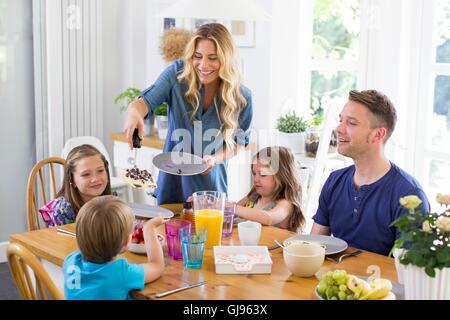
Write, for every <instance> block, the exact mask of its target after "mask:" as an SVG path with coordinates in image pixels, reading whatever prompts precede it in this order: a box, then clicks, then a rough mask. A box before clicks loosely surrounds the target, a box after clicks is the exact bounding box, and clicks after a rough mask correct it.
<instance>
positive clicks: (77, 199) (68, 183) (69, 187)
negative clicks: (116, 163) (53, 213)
mask: <svg viewBox="0 0 450 320" xmlns="http://www.w3.org/2000/svg"><path fill="white" fill-rule="evenodd" d="M92 156H99V157H100V159H101V160H102V162H103V165H104V166H105V170H106V173H107V174H108V184H107V185H106V188H105V190H104V191H103V193H102V195H108V194H111V178H110V175H109V166H108V161H107V160H106V158H105V156H104V155H103V154H102V153H101V152H100V151H98V149H97V148H95V147H94V146H92V145H90V144H83V145H81V146H78V147H75V148H73V149H72V150H71V151H70V152H69V154H68V155H67V158H66V163H65V165H64V181H63V185H62V186H61V189H60V190H59V192H58V194H57V197H64V198H66V199H67V201H69V202H70V204H71V205H72V208H73V211H74V213H75V215H77V213H78V211H79V210H80V208H81V207H82V206H83V205H84V201H83V199H82V198H81V194H80V191H79V190H78V188H75V185H74V184H73V173H74V171H75V168H76V166H77V164H78V161H80V160H81V159H84V158H87V157H92Z"/></svg>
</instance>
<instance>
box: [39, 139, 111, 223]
mask: <svg viewBox="0 0 450 320" xmlns="http://www.w3.org/2000/svg"><path fill="white" fill-rule="evenodd" d="M110 194H111V183H110V175H109V169H108V161H107V160H106V158H105V156H104V155H103V154H102V153H101V152H100V151H98V149H97V148H95V147H94V146H92V145H89V144H83V145H81V146H78V147H75V148H73V149H72V150H71V151H70V152H69V154H68V155H67V159H66V163H65V165H64V180H63V184H62V186H61V189H60V190H59V192H58V194H57V195H56V198H55V199H52V200H51V201H50V202H49V203H47V204H46V205H44V206H43V207H42V208H41V209H39V212H40V213H41V216H42V219H43V220H44V222H45V224H46V225H47V226H48V227H51V226H55V225H63V224H67V223H72V222H75V218H76V216H77V214H78V211H79V210H80V208H81V207H82V206H83V205H84V204H85V203H86V202H88V201H89V200H90V199H93V198H95V197H97V196H103V195H110Z"/></svg>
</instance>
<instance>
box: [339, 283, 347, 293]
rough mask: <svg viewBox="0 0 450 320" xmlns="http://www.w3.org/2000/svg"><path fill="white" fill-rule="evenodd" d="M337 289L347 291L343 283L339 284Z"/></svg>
mask: <svg viewBox="0 0 450 320" xmlns="http://www.w3.org/2000/svg"><path fill="white" fill-rule="evenodd" d="M339 291H344V292H345V291H347V286H346V285H345V284H341V285H340V286H339Z"/></svg>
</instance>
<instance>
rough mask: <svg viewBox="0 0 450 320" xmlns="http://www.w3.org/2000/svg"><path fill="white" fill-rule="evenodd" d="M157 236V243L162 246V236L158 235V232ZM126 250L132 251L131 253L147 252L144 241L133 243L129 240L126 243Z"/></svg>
mask: <svg viewBox="0 0 450 320" xmlns="http://www.w3.org/2000/svg"><path fill="white" fill-rule="evenodd" d="M156 236H157V237H158V241H159V244H160V245H161V247H163V246H164V240H165V239H164V236H163V235H160V234H159V233H158V234H157V235H156ZM128 251H130V252H133V253H137V254H147V250H146V248H145V243H144V242H142V243H133V242H130V243H129V244H128Z"/></svg>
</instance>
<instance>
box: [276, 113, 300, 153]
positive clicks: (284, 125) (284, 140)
mask: <svg viewBox="0 0 450 320" xmlns="http://www.w3.org/2000/svg"><path fill="white" fill-rule="evenodd" d="M307 126H308V123H307V122H306V121H305V120H304V119H303V117H301V116H298V115H296V114H295V111H292V112H289V113H287V114H285V115H283V116H281V117H279V118H278V119H277V126H276V128H277V130H278V136H279V140H280V144H281V145H282V146H284V147H286V148H290V149H291V150H292V152H293V153H304V151H305V131H306V128H307Z"/></svg>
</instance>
